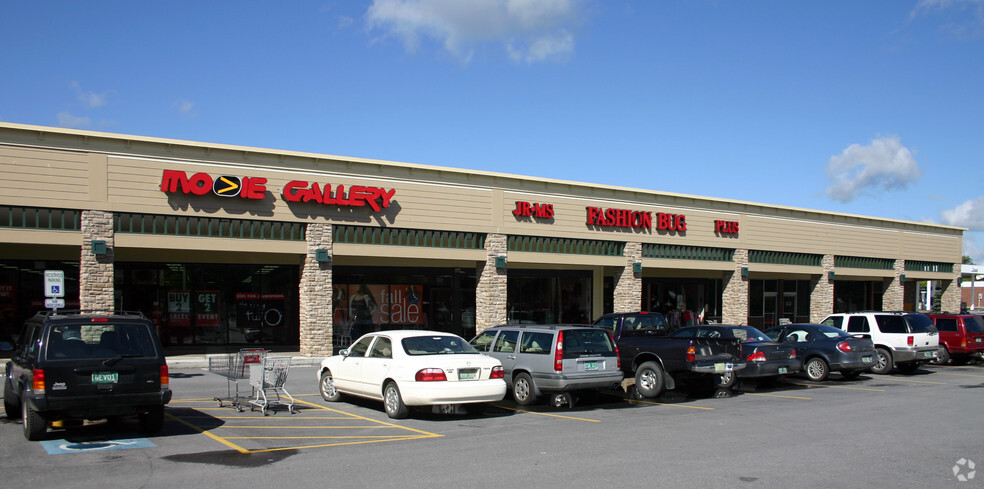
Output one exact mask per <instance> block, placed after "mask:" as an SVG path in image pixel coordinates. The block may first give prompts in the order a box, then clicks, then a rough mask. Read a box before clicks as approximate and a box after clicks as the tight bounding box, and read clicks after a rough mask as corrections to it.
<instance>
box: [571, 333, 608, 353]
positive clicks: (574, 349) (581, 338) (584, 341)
mask: <svg viewBox="0 0 984 489" xmlns="http://www.w3.org/2000/svg"><path fill="white" fill-rule="evenodd" d="M606 353H610V354H612V355H614V354H615V344H614V343H612V338H611V336H608V333H607V332H605V331H603V330H599V329H568V330H565V331H564V358H577V357H579V356H581V355H584V354H589V355H603V354H606Z"/></svg>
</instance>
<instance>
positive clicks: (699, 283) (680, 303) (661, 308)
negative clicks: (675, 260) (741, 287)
mask: <svg viewBox="0 0 984 489" xmlns="http://www.w3.org/2000/svg"><path fill="white" fill-rule="evenodd" d="M642 290H643V308H644V309H645V310H647V311H652V312H659V313H662V314H663V315H664V316H665V317H666V319H667V322H668V324H669V325H670V327H671V328H674V329H675V328H677V327H682V326H690V325H694V324H700V323H703V322H719V321H720V320H721V280H719V279H671V278H644V279H643V281H642Z"/></svg>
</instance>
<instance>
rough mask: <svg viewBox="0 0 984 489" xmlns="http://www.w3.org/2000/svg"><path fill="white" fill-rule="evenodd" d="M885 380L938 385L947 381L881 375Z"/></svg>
mask: <svg viewBox="0 0 984 489" xmlns="http://www.w3.org/2000/svg"><path fill="white" fill-rule="evenodd" d="M881 378H883V379H885V380H894V381H896V382H909V383H912V384H936V385H946V382H931V381H928V380H911V379H899V378H896V377H881Z"/></svg>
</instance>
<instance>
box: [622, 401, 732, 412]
mask: <svg viewBox="0 0 984 489" xmlns="http://www.w3.org/2000/svg"><path fill="white" fill-rule="evenodd" d="M625 402H630V403H635V402H639V403H643V404H652V405H653V406H673V407H682V408H687V409H703V410H705V411H713V410H714V408H712V407H704V406H687V405H686V404H674V403H672V402H656V401H643V400H641V399H629V400H626V401H625Z"/></svg>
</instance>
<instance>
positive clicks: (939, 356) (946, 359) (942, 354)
mask: <svg viewBox="0 0 984 489" xmlns="http://www.w3.org/2000/svg"><path fill="white" fill-rule="evenodd" d="M929 363H932V364H933V365H946V364H948V363H950V352H949V351H948V350H947V349H946V347H945V346H943V345H940V347H939V349H937V350H936V358H934V359H932V360H930V361H929Z"/></svg>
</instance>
